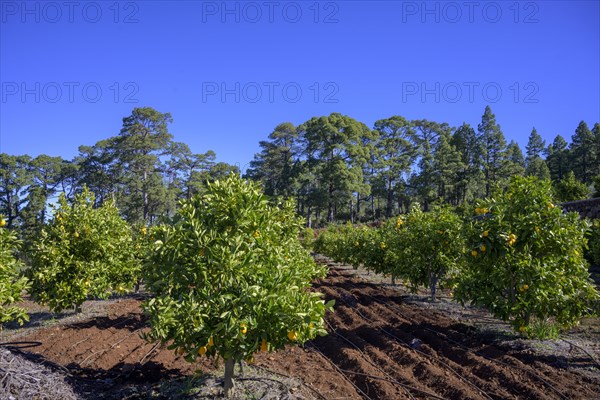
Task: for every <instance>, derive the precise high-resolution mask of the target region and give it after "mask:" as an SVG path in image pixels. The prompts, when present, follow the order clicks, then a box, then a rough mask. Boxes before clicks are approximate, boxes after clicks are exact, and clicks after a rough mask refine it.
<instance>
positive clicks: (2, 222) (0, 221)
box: [0, 219, 6, 228]
mask: <svg viewBox="0 0 600 400" xmlns="http://www.w3.org/2000/svg"><path fill="white" fill-rule="evenodd" d="M5 225H6V220H5V219H1V220H0V228H2V227H3V226H5Z"/></svg>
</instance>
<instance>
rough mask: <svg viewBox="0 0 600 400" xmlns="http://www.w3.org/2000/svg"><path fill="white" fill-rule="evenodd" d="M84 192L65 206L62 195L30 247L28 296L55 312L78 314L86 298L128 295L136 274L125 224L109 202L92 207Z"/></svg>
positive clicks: (91, 199)
mask: <svg viewBox="0 0 600 400" xmlns="http://www.w3.org/2000/svg"><path fill="white" fill-rule="evenodd" d="M94 200H95V198H94V194H93V193H92V192H90V191H89V190H88V189H87V188H84V190H83V191H82V192H81V193H79V194H77V195H75V198H74V200H73V202H72V203H69V201H68V200H67V198H66V197H65V196H64V195H61V196H60V198H59V200H58V205H56V206H54V207H53V208H54V215H53V218H52V220H51V221H50V222H49V223H48V225H47V226H46V227H44V229H43V230H42V232H41V235H40V238H39V239H38V240H37V242H36V243H35V244H34V251H33V254H32V267H31V268H30V269H29V270H28V271H27V276H28V277H29V279H30V280H31V283H32V285H31V291H30V293H31V295H32V297H33V298H34V299H35V300H36V301H38V302H40V303H41V304H48V306H49V307H50V309H52V310H53V311H56V312H59V311H62V310H64V309H65V308H67V307H75V309H76V310H78V311H80V306H81V304H82V303H83V302H84V301H85V300H86V299H87V298H88V297H90V296H91V297H96V298H106V297H108V296H109V295H110V294H111V293H112V292H115V291H116V292H118V293H123V292H125V291H127V290H130V289H131V288H132V286H133V284H134V283H135V282H136V280H137V277H138V276H139V272H140V263H139V262H138V261H137V260H136V259H135V253H134V249H133V246H132V235H131V229H130V227H129V225H128V224H127V223H126V222H125V220H123V219H122V218H121V216H120V215H119V211H118V209H117V208H116V207H115V205H114V204H113V203H111V202H105V203H104V204H103V205H102V206H101V207H98V208H94Z"/></svg>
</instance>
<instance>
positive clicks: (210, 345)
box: [208, 336, 215, 347]
mask: <svg viewBox="0 0 600 400" xmlns="http://www.w3.org/2000/svg"><path fill="white" fill-rule="evenodd" d="M214 345H215V340H214V339H213V337H212V336H211V337H209V338H208V347H212V346H214Z"/></svg>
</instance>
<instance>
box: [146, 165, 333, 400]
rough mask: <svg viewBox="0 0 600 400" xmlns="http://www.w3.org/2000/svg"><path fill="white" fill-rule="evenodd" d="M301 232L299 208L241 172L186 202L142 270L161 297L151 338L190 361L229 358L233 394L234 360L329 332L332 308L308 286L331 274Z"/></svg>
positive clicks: (155, 303) (149, 306)
mask: <svg viewBox="0 0 600 400" xmlns="http://www.w3.org/2000/svg"><path fill="white" fill-rule="evenodd" d="M301 229H302V221H301V220H300V219H298V218H297V217H296V216H295V211H294V205H293V204H292V203H291V202H284V203H279V204H272V203H270V202H269V200H268V199H267V198H266V197H265V196H264V195H263V194H262V193H261V190H260V188H259V187H258V186H257V185H256V184H254V183H246V182H244V181H243V180H242V179H240V178H239V177H237V176H236V175H231V176H230V177H229V178H227V179H225V180H221V181H216V182H214V183H210V184H209V185H208V188H207V191H206V193H205V194H203V195H196V196H194V197H192V198H191V199H189V200H185V201H183V202H182V203H181V207H180V209H179V210H178V213H177V215H176V217H175V218H174V221H173V224H172V225H168V226H163V227H160V228H158V229H157V232H156V236H155V237H156V238H157V240H156V242H155V249H154V251H153V253H152V254H151V255H150V257H149V261H148V265H147V266H146V267H145V269H144V270H145V271H146V276H145V282H146V284H147V288H148V289H150V290H151V291H152V292H153V293H154V297H153V298H152V299H150V300H148V301H146V302H145V303H144V306H143V307H144V309H145V311H146V312H147V313H148V315H149V316H150V324H151V331H150V333H149V334H148V336H147V339H149V340H159V341H161V342H163V343H167V342H168V343H170V344H169V348H171V349H175V351H176V352H177V354H180V355H184V357H185V359H186V360H187V361H190V362H193V361H194V360H196V358H197V357H199V356H210V357H220V358H223V359H224V360H225V384H224V386H225V393H226V394H229V393H230V391H231V389H232V388H233V369H234V365H235V362H238V361H240V360H242V359H246V360H249V361H251V360H252V357H253V354H254V353H255V352H257V351H273V350H276V349H279V348H282V347H283V346H284V345H285V344H286V343H302V342H304V341H306V340H309V339H312V338H314V337H315V336H316V335H318V334H321V335H324V334H326V331H325V329H324V328H323V324H324V319H323V317H324V314H325V311H326V310H327V309H330V308H331V306H332V304H325V303H324V301H323V300H321V294H320V293H316V292H312V291H310V290H309V287H310V282H311V280H312V279H313V278H316V277H323V276H325V274H326V269H325V268H324V267H321V266H318V265H316V264H315V263H314V261H313V259H312V258H311V256H310V255H309V253H308V252H307V251H306V250H305V249H304V248H302V246H301V244H300V241H299V240H298V234H299V232H300V230H301Z"/></svg>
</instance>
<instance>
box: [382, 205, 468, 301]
mask: <svg viewBox="0 0 600 400" xmlns="http://www.w3.org/2000/svg"><path fill="white" fill-rule="evenodd" d="M387 226H388V231H389V232H393V234H389V235H387V237H388V240H387V246H388V247H389V251H388V259H389V260H390V261H389V264H390V265H391V268H392V271H393V273H394V275H396V276H399V277H401V278H403V279H406V280H407V281H408V282H409V284H410V286H411V287H412V289H413V290H415V291H416V290H417V288H418V287H422V286H423V287H427V288H429V289H430V293H431V298H432V300H435V295H436V290H437V287H438V283H442V284H443V283H444V281H445V280H446V278H447V277H448V276H450V275H456V274H457V273H458V270H459V269H460V267H461V263H462V261H463V257H462V255H463V253H464V248H465V241H464V238H463V233H462V231H463V223H462V220H461V218H460V217H459V216H458V215H457V214H456V213H455V212H454V211H453V210H452V209H450V208H448V207H437V208H434V209H433V210H432V211H430V212H427V213H424V212H423V211H422V210H421V207H420V206H419V204H415V205H413V207H412V208H411V210H410V213H409V214H408V215H407V216H406V217H404V218H400V217H399V218H397V219H396V220H391V221H390V222H389V223H388V224H387ZM390 226H393V229H390V228H389V227H390Z"/></svg>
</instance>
